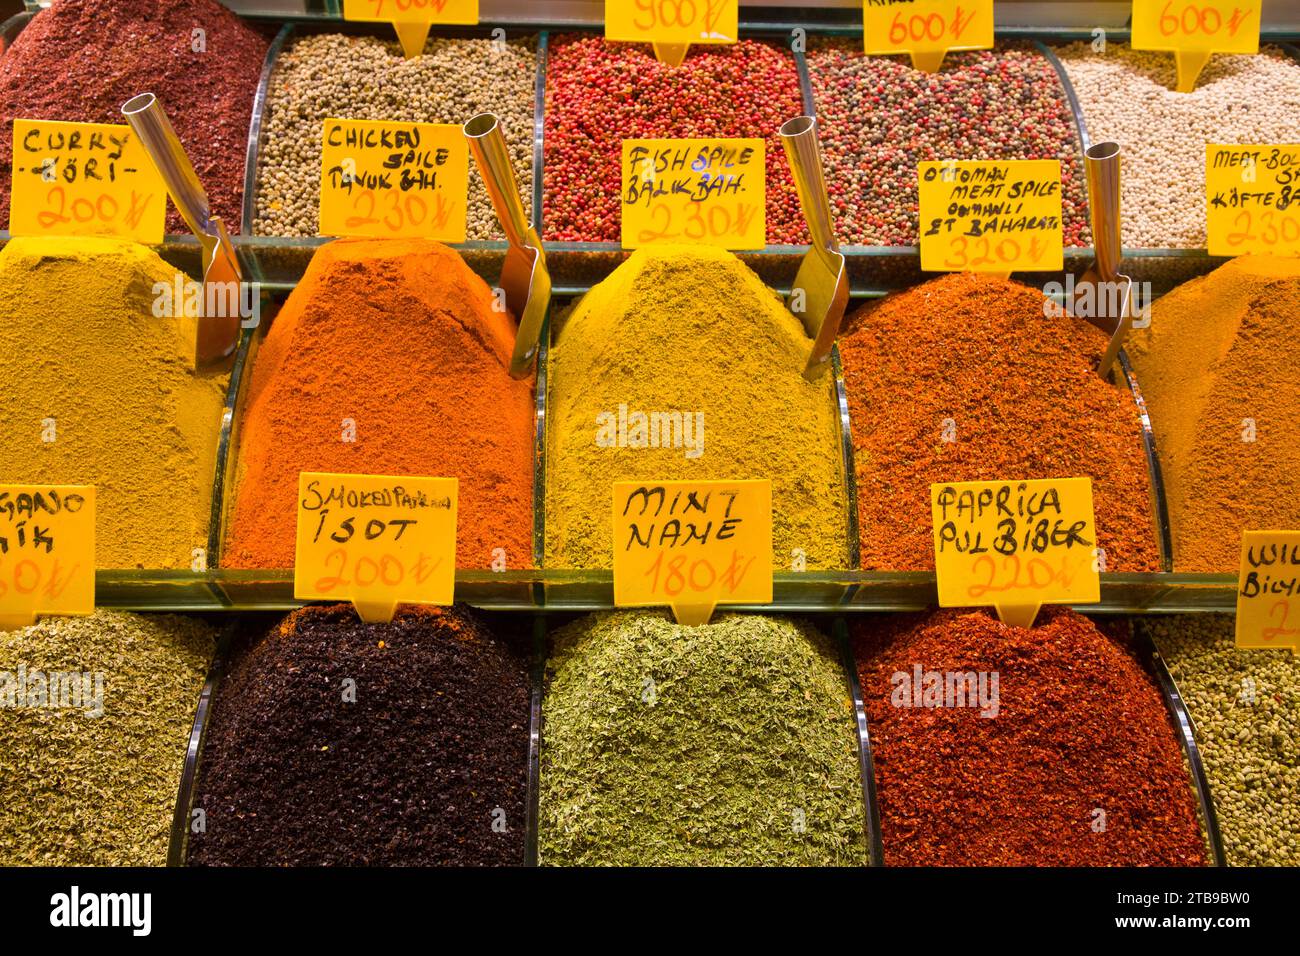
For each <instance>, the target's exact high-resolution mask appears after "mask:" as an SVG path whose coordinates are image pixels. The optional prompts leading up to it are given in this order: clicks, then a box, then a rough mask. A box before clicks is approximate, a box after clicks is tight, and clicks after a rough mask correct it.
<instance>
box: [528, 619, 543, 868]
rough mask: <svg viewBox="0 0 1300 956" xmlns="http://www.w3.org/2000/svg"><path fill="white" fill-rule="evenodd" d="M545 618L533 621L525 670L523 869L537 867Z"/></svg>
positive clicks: (540, 790) (540, 791)
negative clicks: (527, 688)
mask: <svg viewBox="0 0 1300 956" xmlns="http://www.w3.org/2000/svg"><path fill="white" fill-rule="evenodd" d="M546 628H547V623H546V618H545V617H544V616H543V615H541V614H538V615H535V616H534V618H533V659H532V662H531V666H530V667H529V669H528V676H529V681H530V684H531V687H530V694H529V701H528V789H527V791H526V796H525V800H526V801H527V802H526V803H525V805H524V813H525V814H526V815H527V818H526V822H525V824H524V825H525V827H526V828H527V829H526V831H525V833H524V866H537V865H538V863H537V821H538V818H539V812H540V809H541V793H542V689H543V687H544V685H545V683H546Z"/></svg>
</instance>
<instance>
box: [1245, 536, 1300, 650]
mask: <svg viewBox="0 0 1300 956" xmlns="http://www.w3.org/2000/svg"><path fill="white" fill-rule="evenodd" d="M1237 646H1238V647H1250V648H1272V649H1281V648H1286V649H1287V650H1289V651H1290V652H1291V653H1292V654H1294V653H1295V652H1296V650H1297V649H1298V648H1300V531H1247V532H1246V533H1245V534H1243V535H1242V538H1241V576H1240V578H1239V579H1238V584H1237Z"/></svg>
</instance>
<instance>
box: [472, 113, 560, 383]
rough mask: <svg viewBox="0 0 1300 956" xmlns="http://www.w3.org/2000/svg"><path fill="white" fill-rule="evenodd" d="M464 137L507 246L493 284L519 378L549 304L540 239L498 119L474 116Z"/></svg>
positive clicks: (525, 371)
mask: <svg viewBox="0 0 1300 956" xmlns="http://www.w3.org/2000/svg"><path fill="white" fill-rule="evenodd" d="M465 136H466V138H467V139H468V140H469V145H470V149H471V150H473V152H474V159H475V160H477V161H478V168H479V171H480V172H482V174H483V182H484V183H485V184H486V185H487V191H488V195H489V196H491V197H492V205H493V207H494V208H495V209H496V212H497V219H498V220H500V222H501V228H502V229H504V230H505V233H506V240H507V241H508V242H509V243H510V248H508V249H507V250H506V261H505V264H504V265H502V267H501V280H500V282H499V285H500V287H501V288H502V289H503V290H504V291H505V294H506V308H508V309H509V310H510V313H511V314H512V315H513V316H514V317H515V318H516V320H517V321H518V323H519V330H518V331H517V332H516V334H515V352H514V355H513V356H511V359H510V374H511V375H513V376H514V377H515V378H523V377H524V376H526V375H527V374H528V372H529V369H530V368H531V367H532V364H533V359H534V358H535V357H536V356H537V347H538V345H539V344H540V342H541V337H542V322H543V321H544V320H545V319H546V310H547V308H548V307H549V306H550V304H551V274H550V272H548V271H547V269H546V253H545V251H543V249H542V240H541V237H540V236H538V235H537V230H536V229H534V228H533V227H532V226H531V225H529V223H528V217H527V216H526V215H525V214H524V204H523V201H522V200H521V199H520V198H519V184H518V183H517V182H516V181H515V171H514V167H513V166H511V164H510V154H509V152H508V151H507V150H506V138H505V136H504V135H503V134H502V132H501V123H500V121H499V120H498V119H497V118H496V116H494V115H493V114H492V113H480V114H479V115H478V116H475V117H474V118H473V119H471V120H470V121H469V122H468V123H466V124H465Z"/></svg>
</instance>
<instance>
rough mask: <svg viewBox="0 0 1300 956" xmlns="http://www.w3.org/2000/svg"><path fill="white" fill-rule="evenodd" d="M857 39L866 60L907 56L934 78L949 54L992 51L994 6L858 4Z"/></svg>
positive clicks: (929, 0) (905, 1)
mask: <svg viewBox="0 0 1300 956" xmlns="http://www.w3.org/2000/svg"><path fill="white" fill-rule="evenodd" d="M862 38H863V41H864V43H865V46H866V53H867V54H868V55H869V56H887V55H889V54H893V53H908V54H911V57H912V66H914V67H916V69H918V70H925V71H926V72H927V73H936V72H938V70H939V67H940V66H941V65H942V64H943V58H944V56H945V55H946V54H947V53H948V51H949V50H987V49H989V48H990V47H992V46H993V0H862Z"/></svg>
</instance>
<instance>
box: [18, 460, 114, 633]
mask: <svg viewBox="0 0 1300 956" xmlns="http://www.w3.org/2000/svg"><path fill="white" fill-rule="evenodd" d="M94 610H95V489H94V488H93V487H91V486H89V485H0V631H7V630H11V629H13V628H16V627H25V626H27V625H28V624H32V623H34V622H35V621H36V616H37V615H38V614H60V615H70V614H91V613H93V612H94Z"/></svg>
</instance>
